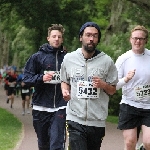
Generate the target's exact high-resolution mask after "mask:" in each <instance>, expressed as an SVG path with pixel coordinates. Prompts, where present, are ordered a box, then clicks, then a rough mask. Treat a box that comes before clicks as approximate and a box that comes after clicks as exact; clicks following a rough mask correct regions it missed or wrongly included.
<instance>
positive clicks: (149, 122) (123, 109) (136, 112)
mask: <svg viewBox="0 0 150 150" xmlns="http://www.w3.org/2000/svg"><path fill="white" fill-rule="evenodd" d="M141 125H145V126H147V127H150V109H142V108H136V107H133V106H130V105H128V104H120V112H119V122H118V129H120V130H125V129H134V128H135V127H139V126H141Z"/></svg>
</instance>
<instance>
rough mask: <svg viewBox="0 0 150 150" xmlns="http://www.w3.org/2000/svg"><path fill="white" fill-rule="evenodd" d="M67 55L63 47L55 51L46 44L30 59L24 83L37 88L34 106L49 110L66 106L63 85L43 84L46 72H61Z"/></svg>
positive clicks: (26, 66)
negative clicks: (62, 90)
mask: <svg viewBox="0 0 150 150" xmlns="http://www.w3.org/2000/svg"><path fill="white" fill-rule="evenodd" d="M65 54H66V52H64V51H63V47H61V48H59V49H54V48H53V47H51V46H50V45H49V44H48V43H46V44H43V45H42V46H41V47H40V48H39V51H38V52H37V53H35V54H33V55H32V56H31V57H30V58H29V59H28V61H27V63H26V65H25V68H24V77H23V82H25V83H26V84H28V85H30V86H34V88H35V92H34V94H33V97H32V104H33V105H36V106H43V107H47V108H58V107H61V106H66V104H67V102H65V100H64V99H63V96H62V92H61V84H60V83H58V84H49V83H44V82H43V75H44V71H60V67H61V63H62V61H63V58H64V55H65Z"/></svg>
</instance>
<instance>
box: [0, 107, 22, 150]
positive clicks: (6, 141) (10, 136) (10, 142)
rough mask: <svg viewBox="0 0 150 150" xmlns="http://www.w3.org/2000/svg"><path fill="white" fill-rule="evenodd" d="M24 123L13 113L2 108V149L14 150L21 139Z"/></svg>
mask: <svg viewBox="0 0 150 150" xmlns="http://www.w3.org/2000/svg"><path fill="white" fill-rule="evenodd" d="M21 132H22V123H21V122H20V121H19V120H18V119H17V118H16V117H15V116H14V115H13V114H11V113H9V112H8V111H6V110H5V109H2V108H0V150H12V149H14V148H15V146H16V143H17V142H18V141H19V139H20V134H21Z"/></svg>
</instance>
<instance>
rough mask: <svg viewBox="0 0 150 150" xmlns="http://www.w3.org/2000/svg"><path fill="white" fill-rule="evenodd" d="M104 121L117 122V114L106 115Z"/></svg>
mask: <svg viewBox="0 0 150 150" xmlns="http://www.w3.org/2000/svg"><path fill="white" fill-rule="evenodd" d="M106 121H107V122H111V123H115V124H117V123H118V116H111V115H109V116H108V117H107V119H106Z"/></svg>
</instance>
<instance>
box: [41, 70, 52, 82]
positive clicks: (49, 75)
mask: <svg viewBox="0 0 150 150" xmlns="http://www.w3.org/2000/svg"><path fill="white" fill-rule="evenodd" d="M53 74H54V72H47V73H46V74H45V75H43V81H44V82H46V81H51V80H52V77H53Z"/></svg>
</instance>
